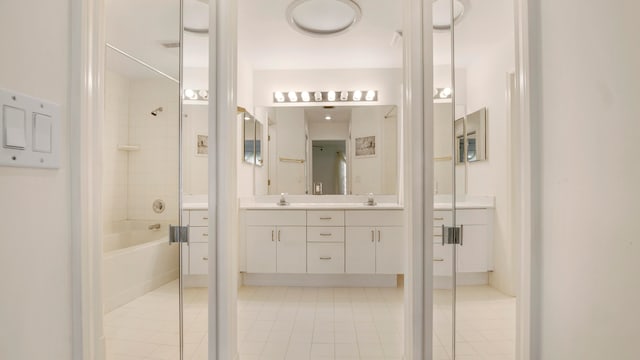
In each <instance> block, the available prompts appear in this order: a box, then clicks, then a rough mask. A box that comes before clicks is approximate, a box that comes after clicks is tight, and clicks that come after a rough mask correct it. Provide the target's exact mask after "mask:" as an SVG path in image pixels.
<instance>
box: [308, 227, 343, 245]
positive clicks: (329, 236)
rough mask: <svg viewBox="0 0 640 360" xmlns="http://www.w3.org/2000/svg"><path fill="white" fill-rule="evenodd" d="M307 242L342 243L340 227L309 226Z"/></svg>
mask: <svg viewBox="0 0 640 360" xmlns="http://www.w3.org/2000/svg"><path fill="white" fill-rule="evenodd" d="M307 242H344V227H342V226H309V227H307Z"/></svg>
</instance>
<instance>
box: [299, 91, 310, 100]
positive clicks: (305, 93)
mask: <svg viewBox="0 0 640 360" xmlns="http://www.w3.org/2000/svg"><path fill="white" fill-rule="evenodd" d="M300 98H301V99H302V101H304V102H308V101H310V100H311V96H310V95H309V92H308V91H303V92H301V93H300Z"/></svg>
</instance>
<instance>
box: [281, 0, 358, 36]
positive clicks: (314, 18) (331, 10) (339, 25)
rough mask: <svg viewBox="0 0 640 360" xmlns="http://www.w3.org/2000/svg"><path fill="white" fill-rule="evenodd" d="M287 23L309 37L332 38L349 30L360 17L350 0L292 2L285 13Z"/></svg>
mask: <svg viewBox="0 0 640 360" xmlns="http://www.w3.org/2000/svg"><path fill="white" fill-rule="evenodd" d="M286 17H287V22H289V24H290V25H291V26H292V27H293V28H294V29H295V30H297V31H299V32H301V33H303V34H306V35H311V36H332V35H338V34H341V33H343V32H345V31H347V30H349V29H350V28H351V27H353V25H355V24H356V23H357V22H358V21H360V18H361V17H362V10H361V9H360V6H358V4H357V3H356V2H355V1H352V0H294V1H293V2H292V3H291V4H290V5H289V6H288V7H287V12H286Z"/></svg>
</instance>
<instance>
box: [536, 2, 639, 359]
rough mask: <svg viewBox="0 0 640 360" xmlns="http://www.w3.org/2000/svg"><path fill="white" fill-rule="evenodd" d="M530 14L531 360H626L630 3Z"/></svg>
mask: <svg viewBox="0 0 640 360" xmlns="http://www.w3.org/2000/svg"><path fill="white" fill-rule="evenodd" d="M533 4H534V5H535V6H534V11H533V12H531V13H530V14H529V21H530V24H532V25H533V26H534V27H533V29H531V36H532V40H533V41H532V49H531V52H530V54H531V60H532V62H533V63H532V65H533V66H532V69H531V74H532V79H531V84H532V87H533V94H534V102H533V104H532V111H533V113H532V119H531V123H532V126H533V127H534V138H533V139H534V156H535V158H534V168H533V171H532V174H533V180H534V184H535V186H534V192H533V194H532V198H533V199H534V201H535V203H536V204H537V205H538V206H539V208H538V211H536V212H535V217H534V223H533V227H534V234H533V240H532V241H533V246H534V249H535V252H534V258H533V264H534V267H535V275H536V280H535V281H534V284H535V287H534V289H533V291H532V295H533V297H534V299H535V300H536V302H537V304H535V305H534V307H533V309H534V313H533V314H532V319H534V320H535V321H534V330H533V333H534V334H535V336H536V341H534V349H535V353H534V355H533V356H532V359H545V360H556V359H558V360H560V359H562V360H564V359H582V360H596V359H624V360H632V359H637V358H638V344H640V331H638V323H639V319H640V306H638V304H640V281H639V276H640V242H639V241H638V239H639V237H638V217H639V215H640V191H639V190H638V184H640V166H638V154H637V148H638V145H637V144H638V134H640V121H639V119H638V116H639V115H638V114H640V102H639V101H638V94H640V69H639V67H638V64H640V46H638V34H640V22H638V19H637V14H638V13H639V12H640V3H638V2H636V1H632V0H620V1H613V2H584V1H578V0H564V1H555V0H537V1H533ZM538 5H539V8H538ZM567 14H573V15H571V16H567Z"/></svg>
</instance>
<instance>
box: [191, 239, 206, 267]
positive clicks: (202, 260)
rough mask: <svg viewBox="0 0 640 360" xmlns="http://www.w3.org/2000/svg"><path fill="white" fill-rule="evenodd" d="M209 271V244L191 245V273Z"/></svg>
mask: <svg viewBox="0 0 640 360" xmlns="http://www.w3.org/2000/svg"><path fill="white" fill-rule="evenodd" d="M208 272H209V245H208V244H203V243H195V244H191V245H190V246H189V274H191V275H205V274H207V273H208Z"/></svg>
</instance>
